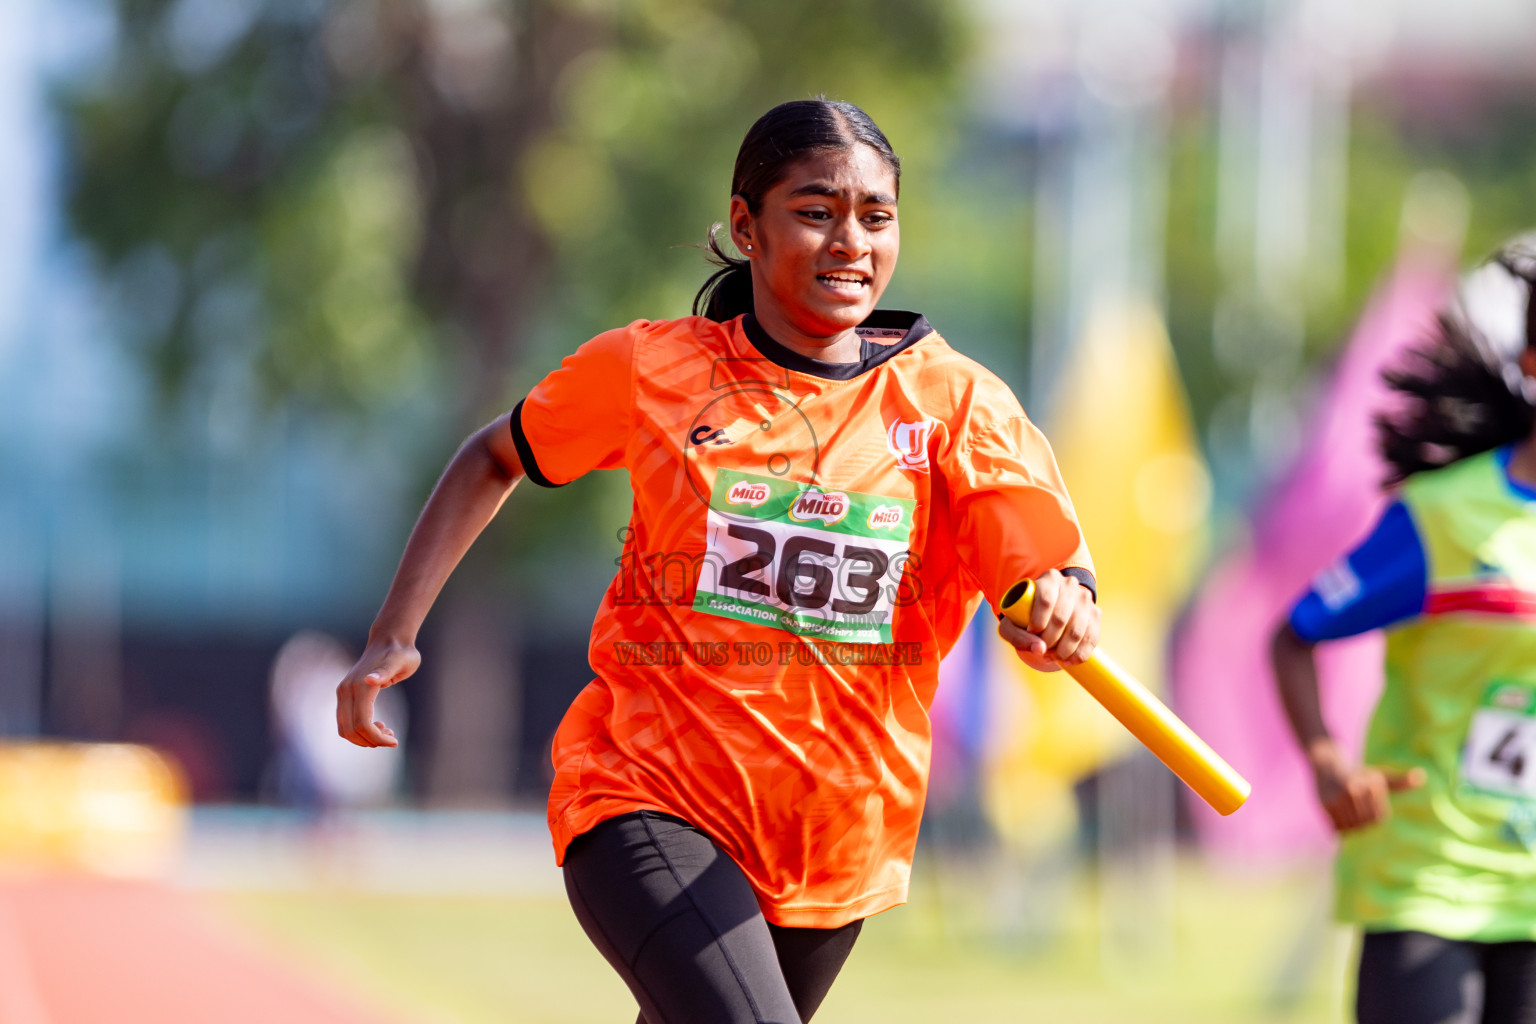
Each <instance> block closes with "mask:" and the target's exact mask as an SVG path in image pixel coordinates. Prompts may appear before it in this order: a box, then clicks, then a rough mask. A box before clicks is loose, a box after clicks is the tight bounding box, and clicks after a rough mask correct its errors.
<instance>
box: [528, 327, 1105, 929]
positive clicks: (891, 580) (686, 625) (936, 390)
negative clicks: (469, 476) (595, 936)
mask: <svg viewBox="0 0 1536 1024" xmlns="http://www.w3.org/2000/svg"><path fill="white" fill-rule="evenodd" d="M859 333H860V335H861V337H862V341H863V348H864V359H863V361H862V362H861V363H857V364H829V363H823V362H819V361H817V360H813V359H809V358H807V357H805V356H801V355H799V354H797V353H795V352H792V351H790V350H789V349H786V348H784V347H783V346H781V345H779V344H778V343H777V342H775V341H773V339H771V338H769V337H768V336H767V334H766V333H765V332H764V331H763V330H762V328H761V327H760V326H759V325H758V324H757V323H756V322H755V320H753V319H752V318H750V317H745V318H738V319H736V320H733V321H731V322H729V323H725V324H718V323H715V322H713V321H711V320H707V319H705V318H702V317H687V318H684V319H681V320H672V321H658V322H648V321H644V320H638V321H636V322H634V323H632V324H630V325H629V326H628V327H624V328H620V329H618V330H613V331H608V332H606V333H604V334H600V335H598V336H597V337H596V338H594V339H592V340H591V341H589V342H587V343H586V344H585V345H582V346H581V348H579V349H578V350H577V351H576V352H575V354H573V355H571V356H569V357H568V358H566V360H565V361H564V362H563V363H562V364H561V366H560V368H559V369H558V370H556V371H554V372H553V373H551V374H550V375H549V376H548V377H546V378H545V379H544V380H543V381H542V382H541V383H540V384H539V385H538V386H537V387H535V388H534V389H533V391H532V392H531V393H530V394H529V395H528V397H527V398H526V399H524V400H523V402H521V403H520V404H519V405H518V407H517V409H516V410H514V413H513V416H512V431H513V436H514V439H515V441H516V444H517V448H518V452H519V454H520V456H521V458H522V461H523V465H524V469H525V471H526V472H527V474H528V476H529V477H530V478H531V479H532V480H534V481H535V482H536V483H541V484H544V485H547V486H558V485H560V484H563V483H566V482H569V481H570V480H573V479H575V478H576V477H579V476H581V475H582V474H583V473H586V472H587V471H588V470H592V469H617V468H620V467H622V468H624V469H627V470H628V471H629V475H630V483H631V486H632V487H633V489H634V512H633V514H632V516H631V519H630V523H629V528H628V530H627V531H626V532H625V537H626V538H627V539H626V542H625V545H624V550H623V554H622V556H621V558H620V571H619V573H618V574H617V576H616V577H615V578H614V581H613V583H612V584H611V585H610V586H609V588H608V591H607V593H606V594H605V595H604V598H603V603H602V606H601V607H600V608H599V609H598V612H597V618H596V620H595V622H594V623H593V629H592V645H591V653H590V658H591V664H592V667H593V670H594V671H595V672H596V673H597V678H596V679H594V680H593V681H592V683H591V684H589V685H588V686H587V687H586V689H585V690H583V691H582V693H581V695H580V696H579V697H577V699H576V701H575V702H574V704H572V706H571V709H570V711H569V712H567V714H566V716H565V719H564V721H563V722H562V723H561V725H560V728H559V731H558V732H557V733H556V735H555V741H554V750H553V756H554V764H555V772H556V774H555V780H554V785H553V788H552V790H551V792H550V801H549V821H550V829H551V831H552V833H553V836H554V843H555V853H556V857H557V859H558V860H561V861H563V860H564V856H565V849H566V846H567V845H568V844H569V843H570V841H571V840H572V839H573V838H574V837H576V836H578V835H580V834H581V833H583V832H585V831H587V830H588V829H590V828H592V827H593V826H594V825H596V824H597V823H599V822H601V821H603V820H604V819H606V818H610V817H613V816H615V815H619V814H624V813H627V812H629V811H634V810H641V809H649V810H656V811H662V812H665V813H668V814H674V815H677V816H678V817H680V818H683V819H685V820H687V821H689V822H691V823H693V824H694V825H696V826H698V827H699V828H701V829H703V830H704V831H705V832H706V833H708V834H709V835H710V836H711V837H712V838H713V839H714V840H715V842H716V843H718V844H719V846H720V847H721V848H722V849H723V850H724V851H725V852H726V853H727V854H728V855H729V856H730V857H731V858H732V859H734V860H735V861H736V863H737V864H739V865H740V866H741V868H742V870H743V871H744V872H745V873H746V875H747V878H748V879H749V880H750V881H751V883H752V885H753V887H754V888H755V889H756V891H757V894H758V898H759V901H760V902H761V904H762V907H763V912H764V915H765V916H766V917H767V918H768V920H770V921H772V922H774V923H776V924H780V925H786V926H793V927H827V928H830V927H836V926H838V925H842V924H845V923H847V922H849V921H852V920H854V919H857V918H861V917H866V916H868V915H870V914H873V913H876V912H878V911H881V910H885V909H887V908H889V907H892V906H895V905H897V904H899V903H902V902H905V900H906V892H907V882H908V878H909V876H910V874H911V867H912V855H913V851H914V848H915V846H916V842H917V831H918V823H919V820H920V819H921V816H922V809H923V799H924V794H925V792H926V788H927V780H928V762H929V751H930V745H931V730H930V727H929V720H928V707H929V705H930V703H931V701H932V699H933V694H934V688H935V686H936V685H937V683H938V679H939V659H940V657H942V656H943V655H944V654H945V653H946V652H948V650H949V649H950V647H951V646H952V645H953V644H954V642H955V640H956V639H957V638H958V637H959V635H960V632H961V630H962V629H963V628H964V627H965V624H966V623H967V622H968V621H969V619H970V617H971V616H972V614H973V613H974V612H975V610H976V607H977V604H978V602H979V601H980V600H981V598H982V596H983V595H985V597H986V599H987V600H988V601H989V602H990V603H991V605H992V607H993V610H994V611H995V610H996V609H997V606H998V602H999V599H1000V598H1001V596H1002V595H1003V593H1004V592H1005V591H1006V590H1007V589H1008V587H1009V586H1010V585H1011V584H1013V583H1015V582H1016V581H1018V580H1020V579H1023V578H1025V577H1034V576H1038V575H1039V574H1041V573H1042V572H1045V571H1046V570H1048V569H1052V568H1069V567H1070V568H1075V569H1076V570H1079V573H1080V575H1082V576H1084V577H1086V578H1087V579H1088V580H1089V581H1091V579H1092V577H1091V563H1090V561H1089V558H1088V552H1087V550H1086V548H1085V546H1084V543H1083V538H1082V533H1081V531H1080V530H1079V528H1078V524H1077V519H1076V516H1075V515H1074V513H1073V510H1072V505H1071V502H1070V500H1069V499H1068V497H1067V493H1066V489H1065V487H1064V486H1063V485H1062V482H1061V477H1060V474H1059V473H1058V471H1057V468H1056V462H1055V459H1054V457H1053V456H1052V454H1051V450H1050V446H1049V445H1048V444H1047V443H1046V440H1045V438H1044V436H1043V435H1041V434H1040V432H1039V431H1038V430H1037V429H1036V428H1035V427H1034V426H1033V425H1032V424H1031V423H1030V422H1029V420H1028V419H1027V418H1026V417H1025V415H1024V412H1023V410H1022V409H1021V408H1020V407H1019V403H1018V401H1017V400H1016V399H1015V398H1014V396H1013V393H1012V392H1011V391H1009V389H1008V387H1007V385H1005V384H1004V383H1003V382H1002V381H1000V380H999V379H998V378H997V377H995V376H993V375H992V374H991V373H989V372H988V371H986V370H985V369H983V368H982V367H981V366H980V365H978V364H977V363H975V362H974V361H972V360H970V359H968V358H966V357H965V356H962V355H960V354H959V353H957V352H955V351H954V350H953V349H951V348H950V347H949V345H948V344H947V343H945V341H944V340H943V339H942V338H941V337H939V335H938V334H936V333H934V332H933V330H932V329H931V328H930V327H929V326H928V324H927V322H926V321H925V320H924V319H923V318H922V317H920V316H917V315H916V314H912V313H896V312H884V311H882V312H878V313H876V314H875V315H874V316H872V317H871V318H870V320H869V321H867V322H866V324H865V325H864V326H863V327H861V328H860V329H859Z"/></svg>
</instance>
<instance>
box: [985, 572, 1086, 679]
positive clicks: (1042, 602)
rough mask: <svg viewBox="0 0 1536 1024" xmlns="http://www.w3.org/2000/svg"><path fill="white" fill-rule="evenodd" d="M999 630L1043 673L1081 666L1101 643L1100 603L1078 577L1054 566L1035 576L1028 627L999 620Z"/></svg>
mask: <svg viewBox="0 0 1536 1024" xmlns="http://www.w3.org/2000/svg"><path fill="white" fill-rule="evenodd" d="M997 633H998V636H1001V637H1002V638H1003V639H1004V640H1007V641H1008V642H1009V643H1011V644H1013V646H1014V648H1015V649H1016V650H1017V651H1018V652H1019V658H1020V659H1022V660H1023V662H1024V664H1026V665H1028V666H1029V667H1030V668H1032V669H1036V670H1037V671H1040V672H1057V671H1060V670H1061V669H1062V668H1063V667H1065V666H1069V665H1081V664H1082V663H1083V662H1085V661H1087V660H1088V659H1089V658H1090V657H1092V655H1093V650H1094V648H1095V647H1097V646H1098V643H1099V606H1098V605H1096V604H1094V602H1093V593H1092V592H1091V591H1090V590H1089V589H1088V588H1087V587H1085V586H1083V585H1082V584H1081V583H1079V582H1078V581H1077V579H1076V578H1075V577H1072V576H1063V575H1062V574H1061V573H1060V572H1058V571H1057V570H1055V569H1052V570H1051V571H1050V572H1048V573H1045V574H1044V575H1043V576H1037V577H1036V578H1035V602H1034V607H1033V608H1031V609H1030V613H1029V629H1023V628H1021V627H1019V626H1016V625H1014V624H1013V622H1012V621H1011V620H1009V619H1006V618H1002V619H998V622H997Z"/></svg>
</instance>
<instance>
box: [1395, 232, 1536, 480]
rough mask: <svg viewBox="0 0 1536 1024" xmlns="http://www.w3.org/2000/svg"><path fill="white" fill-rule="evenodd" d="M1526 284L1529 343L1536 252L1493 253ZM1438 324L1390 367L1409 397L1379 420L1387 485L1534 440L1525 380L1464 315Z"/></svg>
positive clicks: (1534, 328) (1534, 413)
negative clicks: (1399, 362)
mask: <svg viewBox="0 0 1536 1024" xmlns="http://www.w3.org/2000/svg"><path fill="white" fill-rule="evenodd" d="M1489 262H1491V263H1497V264H1498V265H1499V266H1501V267H1503V268H1504V269H1505V270H1507V271H1508V272H1509V273H1510V274H1511V275H1513V276H1514V277H1515V278H1517V279H1519V280H1521V281H1523V282H1525V284H1526V286H1527V292H1528V294H1527V299H1526V309H1525V344H1526V346H1527V347H1530V345H1531V344H1532V341H1533V340H1536V288H1533V287H1531V285H1532V282H1533V281H1536V251H1533V250H1531V249H1528V248H1523V247H1522V248H1513V247H1512V248H1508V249H1505V250H1503V251H1502V252H1500V253H1498V254H1497V255H1495V256H1494V257H1492V258H1491V259H1490V260H1489ZM1438 324H1439V326H1438V329H1437V330H1436V331H1435V332H1434V334H1433V336H1432V337H1431V338H1430V339H1429V340H1428V342H1426V343H1425V344H1424V345H1422V346H1420V347H1418V348H1415V349H1414V350H1412V352H1410V353H1409V356H1408V359H1407V361H1406V364H1405V365H1403V366H1400V367H1395V368H1393V369H1389V370H1387V371H1385V372H1384V373H1383V374H1382V376H1383V378H1384V379H1385V380H1386V382H1387V384H1388V386H1389V387H1391V388H1392V389H1393V390H1394V391H1396V392H1399V393H1400V394H1402V395H1405V396H1407V398H1408V401H1407V402H1406V403H1405V405H1404V407H1403V408H1402V409H1401V410H1400V411H1398V412H1394V413H1381V414H1379V415H1377V417H1376V429H1377V442H1378V446H1379V448H1380V451H1381V454H1382V458H1384V459H1385V460H1386V463H1387V467H1388V476H1387V480H1386V484H1387V485H1388V486H1394V485H1396V484H1400V483H1402V482H1403V481H1404V480H1406V479H1407V478H1408V477H1410V476H1412V475H1413V474H1414V473H1420V472H1423V471H1424V470H1427V469H1439V468H1440V467H1442V466H1449V465H1450V464H1451V463H1453V462H1459V461H1460V460H1462V459H1465V458H1467V457H1468V456H1471V455H1476V454H1478V453H1480V452H1486V451H1489V450H1490V449H1493V448H1498V447H1500V446H1501V445H1505V444H1509V443H1510V442H1512V441H1518V440H1520V439H1521V438H1525V437H1529V436H1530V434H1531V428H1532V424H1533V423H1536V406H1533V405H1532V401H1531V398H1530V397H1528V395H1527V393H1526V387H1525V378H1524V374H1522V373H1521V372H1520V371H1519V369H1518V367H1516V366H1513V365H1511V363H1510V362H1509V360H1508V357H1507V356H1505V357H1502V358H1501V356H1500V354H1499V353H1498V351H1497V348H1496V346H1494V345H1492V344H1490V343H1489V341H1488V339H1487V338H1486V337H1485V336H1484V335H1483V334H1482V332H1481V331H1480V330H1479V329H1478V327H1477V325H1476V324H1474V323H1472V322H1471V320H1470V318H1468V317H1466V316H1460V315H1455V314H1452V313H1442V314H1441V315H1440V316H1439V318H1438Z"/></svg>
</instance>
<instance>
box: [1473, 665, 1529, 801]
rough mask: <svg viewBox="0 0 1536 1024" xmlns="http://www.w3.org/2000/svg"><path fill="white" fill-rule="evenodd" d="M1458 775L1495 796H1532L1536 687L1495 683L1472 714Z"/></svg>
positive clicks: (1475, 787) (1474, 786) (1512, 683)
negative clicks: (1534, 688)
mask: <svg viewBox="0 0 1536 1024" xmlns="http://www.w3.org/2000/svg"><path fill="white" fill-rule="evenodd" d="M1461 778H1462V781H1463V782H1465V783H1466V784H1467V785H1468V786H1471V787H1472V788H1474V789H1479V790H1482V791H1483V792H1485V793H1492V794H1495V795H1497V796H1505V797H1522V798H1526V799H1531V798H1536V690H1533V689H1532V688H1531V687H1530V686H1529V685H1527V684H1525V683H1516V682H1495V683H1493V684H1492V685H1491V686H1489V687H1488V692H1487V693H1485V694H1484V695H1483V701H1482V704H1480V705H1479V706H1478V709H1477V711H1476V712H1474V713H1473V715H1472V724H1471V727H1470V728H1469V729H1468V730H1467V742H1466V743H1465V745H1463V747H1462V755H1461Z"/></svg>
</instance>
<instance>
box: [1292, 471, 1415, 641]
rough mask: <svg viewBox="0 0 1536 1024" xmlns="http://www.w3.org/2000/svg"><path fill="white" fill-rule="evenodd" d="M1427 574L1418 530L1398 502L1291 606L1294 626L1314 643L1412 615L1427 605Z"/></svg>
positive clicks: (1306, 638) (1373, 627)
mask: <svg viewBox="0 0 1536 1024" xmlns="http://www.w3.org/2000/svg"><path fill="white" fill-rule="evenodd" d="M1428 578H1429V570H1428V568H1427V566H1426V563H1425V561H1424V545H1423V543H1422V542H1421V541H1420V540H1419V531H1418V529H1417V528H1416V527H1415V526H1414V525H1413V517H1412V516H1410V515H1409V514H1408V508H1407V506H1405V505H1404V504H1403V503H1402V502H1400V501H1399V502H1396V503H1395V504H1393V505H1392V507H1391V508H1389V509H1387V511H1386V512H1385V513H1383V514H1382V517H1381V521H1380V522H1378V523H1377V524H1376V528H1375V529H1374V530H1372V531H1371V535H1370V536H1369V537H1367V538H1365V540H1363V541H1361V543H1360V545H1359V547H1357V548H1355V550H1353V551H1351V552H1350V553H1349V554H1348V555H1347V556H1346V557H1344V558H1341V559H1339V560H1338V561H1337V562H1335V563H1333V564H1332V565H1330V566H1329V567H1328V568H1326V569H1324V570H1323V571H1322V572H1320V573H1318V574H1317V577H1316V578H1315V579H1314V580H1313V581H1312V588H1311V589H1310V590H1308V591H1307V592H1306V594H1304V595H1302V598H1301V600H1300V601H1297V602H1296V606H1295V607H1294V608H1292V609H1291V616H1290V623H1291V628H1292V629H1293V630H1295V631H1296V635H1297V636H1299V637H1301V639H1303V640H1305V641H1306V642H1307V643H1314V644H1315V643H1317V642H1318V641H1319V640H1337V639H1338V638H1339V637H1345V636H1354V635H1356V634H1357V633H1368V632H1370V631H1371V630H1373V629H1381V628H1383V627H1385V626H1390V625H1392V624H1393V623H1395V622H1402V621H1403V620H1404V619H1411V618H1413V617H1414V616H1415V615H1418V614H1419V613H1420V612H1422V611H1423V610H1424V599H1425V595H1426V593H1427V590H1428Z"/></svg>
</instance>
